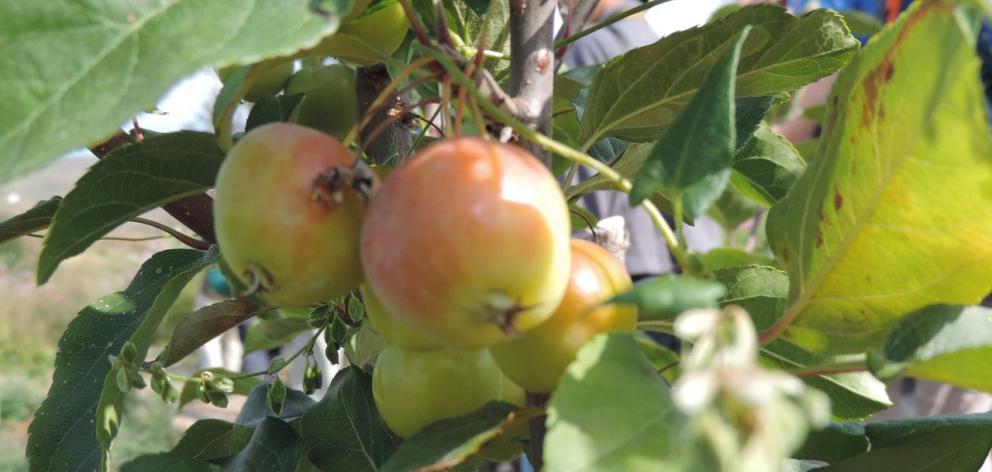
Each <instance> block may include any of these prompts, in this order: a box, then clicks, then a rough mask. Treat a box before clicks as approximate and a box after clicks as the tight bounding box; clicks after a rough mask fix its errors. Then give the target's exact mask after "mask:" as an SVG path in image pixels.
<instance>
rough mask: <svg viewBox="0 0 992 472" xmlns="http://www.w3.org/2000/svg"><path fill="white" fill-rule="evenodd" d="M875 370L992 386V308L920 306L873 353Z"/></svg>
mask: <svg viewBox="0 0 992 472" xmlns="http://www.w3.org/2000/svg"><path fill="white" fill-rule="evenodd" d="M868 359H869V363H868V365H869V367H870V368H871V371H872V373H873V374H875V376H877V377H878V378H880V379H883V380H888V379H891V378H895V377H896V376H899V375H907V376H910V377H916V378H922V379H928V380H935V381H937V382H944V383H949V384H952V385H957V386H959V387H964V388H969V389H975V390H984V391H986V392H992V309H989V308H984V307H978V306H973V307H964V306H952V305H933V306H928V307H926V308H922V309H920V310H917V311H916V312H913V313H911V314H910V315H908V316H906V317H905V318H903V320H902V321H901V322H900V323H899V324H898V325H897V326H896V327H895V328H894V329H893V330H892V331H891V332H890V333H889V337H888V339H887V340H886V342H885V346H884V347H883V348H882V350H881V352H879V353H872V352H870V353H869V356H868Z"/></svg>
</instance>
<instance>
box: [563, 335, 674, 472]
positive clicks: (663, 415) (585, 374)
mask: <svg viewBox="0 0 992 472" xmlns="http://www.w3.org/2000/svg"><path fill="white" fill-rule="evenodd" d="M621 386H622V387H621ZM683 422H684V417H683V416H682V415H681V414H680V413H679V412H678V410H677V409H676V408H675V406H674V405H673V404H672V400H671V396H670V394H669V389H668V384H667V383H666V382H665V380H663V379H662V377H661V376H660V375H658V373H657V372H656V371H655V368H654V367H653V366H652V365H651V363H650V362H649V361H648V359H647V357H645V355H644V353H643V351H642V350H641V348H640V346H639V345H638V343H637V342H636V341H635V340H634V339H633V338H632V337H631V335H630V334H627V333H610V334H602V335H600V336H597V337H596V338H594V339H593V340H592V341H590V342H589V343H587V344H586V345H585V347H583V348H582V349H581V350H580V351H579V353H578V356H577V357H576V359H575V361H574V362H572V364H571V365H569V366H568V369H567V370H566V371H565V375H564V376H563V377H562V379H561V382H560V383H559V385H558V389H557V390H556V391H555V393H554V395H553V396H552V397H551V402H550V403H549V405H548V420H547V428H548V433H547V437H546V441H545V445H544V448H545V449H544V460H545V464H544V469H545V470H548V471H573V470H625V471H626V470H669V469H667V468H666V467H670V466H672V465H673V463H674V462H680V461H679V460H677V459H674V458H673V456H675V455H676V454H679V455H682V456H686V455H688V454H687V451H679V450H678V448H677V447H676V446H675V444H676V438H677V435H678V431H679V427H680V426H681V425H682V423H683ZM591 445H595V446H594V447H593V446H591ZM649 464H650V465H649ZM671 470H676V469H674V468H672V469H671Z"/></svg>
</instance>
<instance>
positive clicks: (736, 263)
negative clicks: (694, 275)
mask: <svg viewBox="0 0 992 472" xmlns="http://www.w3.org/2000/svg"><path fill="white" fill-rule="evenodd" d="M694 256H695V258H696V259H697V260H698V261H699V264H700V265H702V267H703V270H706V271H709V272H712V271H716V270H720V269H730V268H734V267H740V266H749V265H758V266H771V265H773V264H775V261H774V260H772V259H771V258H769V257H767V256H764V255H762V254H758V253H754V252H747V251H744V250H741V249H736V248H730V247H718V248H716V249H713V250H711V251H709V252H707V253H705V254H695V255H694ZM723 283H724V284H726V282H723ZM786 284H788V278H787V279H786ZM786 287H788V285H786ZM786 290H788V288H786ZM788 295H789V294H788V291H786V293H785V296H788Z"/></svg>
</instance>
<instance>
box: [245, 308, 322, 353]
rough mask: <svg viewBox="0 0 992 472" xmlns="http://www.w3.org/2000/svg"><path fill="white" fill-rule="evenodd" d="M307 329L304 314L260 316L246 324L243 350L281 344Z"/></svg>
mask: <svg viewBox="0 0 992 472" xmlns="http://www.w3.org/2000/svg"><path fill="white" fill-rule="evenodd" d="M280 311H287V310H280ZM308 329H310V326H309V325H308V324H307V318H306V317H305V316H286V317H284V318H264V319H263V318H260V319H258V320H256V321H255V322H254V323H252V324H251V325H249V326H248V332H247V334H245V352H254V351H263V350H269V349H272V348H276V347H279V346H282V345H284V344H286V343H288V342H289V341H291V340H292V339H293V338H295V337H296V335H298V334H300V333H301V332H303V331H306V330H308Z"/></svg>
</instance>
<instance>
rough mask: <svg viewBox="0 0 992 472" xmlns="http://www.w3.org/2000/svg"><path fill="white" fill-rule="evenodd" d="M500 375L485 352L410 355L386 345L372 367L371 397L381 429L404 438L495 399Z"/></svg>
mask: <svg viewBox="0 0 992 472" xmlns="http://www.w3.org/2000/svg"><path fill="white" fill-rule="evenodd" d="M500 376H501V374H500V371H499V368H498V367H496V363H495V362H493V358H492V356H491V355H490V354H489V353H488V352H487V351H486V350H484V349H483V350H458V349H438V350H434V351H409V350H406V349H403V348H401V347H399V346H392V345H390V346H386V348H385V349H383V350H382V352H381V353H380V354H379V359H378V360H377V361H376V363H375V370H374V371H373V373H372V397H373V399H374V400H375V405H376V407H377V408H378V409H379V415H380V416H382V420H383V421H384V422H385V423H386V426H388V427H389V429H390V430H392V431H393V432H394V433H396V434H397V435H398V436H400V437H404V438H406V437H410V436H411V435H413V434H414V433H416V432H417V431H420V430H421V429H423V428H424V427H425V426H427V425H429V424H431V423H435V422H437V421H440V420H443V419H446V418H453V417H456V416H462V415H467V414H469V413H471V412H473V411H475V410H477V409H479V408H480V407H482V406H483V405H485V404H486V403H489V402H490V401H496V400H499V399H500V396H501V395H502V392H503V385H502V380H501V378H500Z"/></svg>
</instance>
